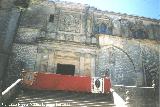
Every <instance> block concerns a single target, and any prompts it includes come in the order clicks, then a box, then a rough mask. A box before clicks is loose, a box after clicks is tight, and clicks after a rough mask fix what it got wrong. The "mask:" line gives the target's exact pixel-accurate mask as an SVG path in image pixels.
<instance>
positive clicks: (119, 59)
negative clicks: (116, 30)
mask: <svg viewBox="0 0 160 107" xmlns="http://www.w3.org/2000/svg"><path fill="white" fill-rule="evenodd" d="M98 37H99V44H100V47H101V50H100V51H99V55H98V58H99V65H98V66H97V71H99V74H100V73H102V74H104V72H105V71H106V69H109V71H110V75H111V80H112V83H113V84H123V85H138V86H139V85H140V86H142V85H145V86H152V81H153V80H158V79H159V46H160V44H159V43H158V42H156V41H150V40H138V39H137V40H136V39H126V38H120V37H113V36H109V35H98Z"/></svg>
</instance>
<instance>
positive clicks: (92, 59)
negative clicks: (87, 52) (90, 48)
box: [91, 55, 96, 77]
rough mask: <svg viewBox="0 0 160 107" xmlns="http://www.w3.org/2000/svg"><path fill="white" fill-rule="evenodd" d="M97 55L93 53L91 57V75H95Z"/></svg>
mask: <svg viewBox="0 0 160 107" xmlns="http://www.w3.org/2000/svg"><path fill="white" fill-rule="evenodd" d="M95 59H96V58H95V55H92V57H91V77H94V76H95V71H96V60H95Z"/></svg>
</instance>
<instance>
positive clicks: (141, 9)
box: [60, 0, 160, 19]
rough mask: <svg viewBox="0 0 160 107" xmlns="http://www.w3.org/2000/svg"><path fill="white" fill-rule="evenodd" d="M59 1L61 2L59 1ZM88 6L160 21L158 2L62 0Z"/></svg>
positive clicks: (157, 0) (158, 0) (150, 0)
mask: <svg viewBox="0 0 160 107" xmlns="http://www.w3.org/2000/svg"><path fill="white" fill-rule="evenodd" d="M60 1H61V0H60ZM63 1H71V2H76V3H82V4H89V5H90V6H94V7H96V8H98V9H100V10H108V11H114V12H120V13H127V14H129V15H138V16H144V17H148V18H155V19H160V0H63Z"/></svg>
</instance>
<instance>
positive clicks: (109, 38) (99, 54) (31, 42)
mask: <svg viewBox="0 0 160 107" xmlns="http://www.w3.org/2000/svg"><path fill="white" fill-rule="evenodd" d="M27 1H28V0H24V3H25V2H27ZM17 3H18V2H17ZM19 4H23V2H22V3H19ZM18 8H19V10H18V9H16V10H17V11H18V12H19V14H20V15H19V20H18V21H17V25H18V27H17V29H16V33H15V36H14V40H13V44H12V55H10V57H9V63H8V69H7V71H8V72H7V75H8V78H9V80H10V81H11V82H13V81H14V80H15V79H16V78H18V77H19V74H20V72H21V70H22V69H26V70H30V71H39V72H52V73H57V72H58V70H59V67H58V66H61V67H62V68H63V66H68V67H70V66H72V67H71V68H73V69H71V71H72V74H73V75H80V76H102V75H104V73H105V72H106V71H109V74H110V77H111V80H112V83H113V84H114V85H116V84H124V85H139V86H151V85H152V80H155V79H159V72H160V42H159V41H160V21H159V20H156V19H150V18H145V17H138V16H132V15H127V14H120V13H114V12H108V11H101V10H98V9H96V8H94V7H90V6H88V5H82V4H74V3H69V2H62V1H47V0H30V2H29V6H28V7H27V8H21V7H19V5H18ZM16 10H15V11H16ZM13 12H14V11H13ZM64 71H65V69H64Z"/></svg>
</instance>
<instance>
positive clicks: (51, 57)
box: [47, 53, 54, 72]
mask: <svg viewBox="0 0 160 107" xmlns="http://www.w3.org/2000/svg"><path fill="white" fill-rule="evenodd" d="M53 62H54V53H53V54H49V58H48V70H47V71H49V72H54V71H53V70H54V63H53Z"/></svg>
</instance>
